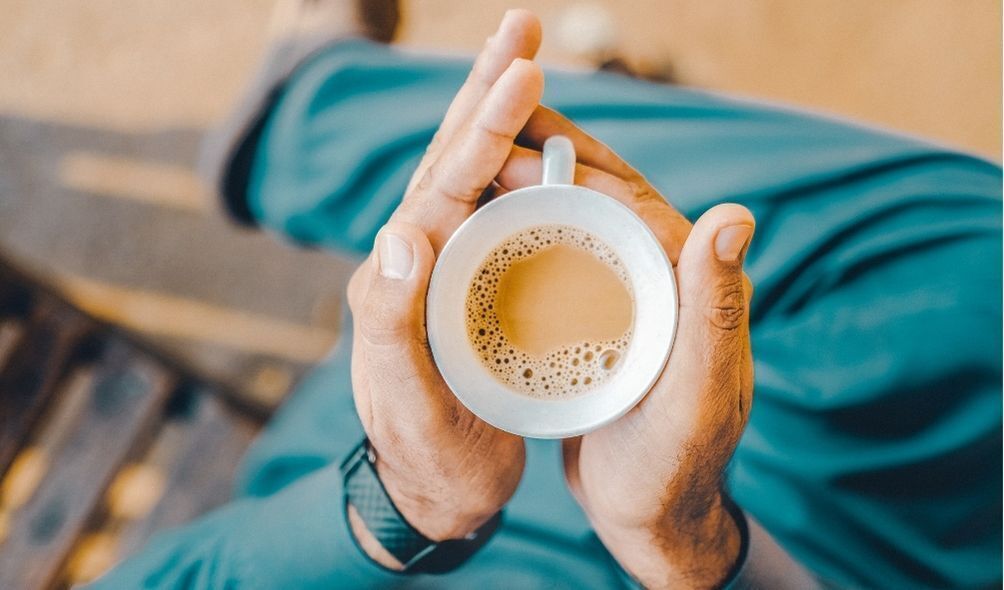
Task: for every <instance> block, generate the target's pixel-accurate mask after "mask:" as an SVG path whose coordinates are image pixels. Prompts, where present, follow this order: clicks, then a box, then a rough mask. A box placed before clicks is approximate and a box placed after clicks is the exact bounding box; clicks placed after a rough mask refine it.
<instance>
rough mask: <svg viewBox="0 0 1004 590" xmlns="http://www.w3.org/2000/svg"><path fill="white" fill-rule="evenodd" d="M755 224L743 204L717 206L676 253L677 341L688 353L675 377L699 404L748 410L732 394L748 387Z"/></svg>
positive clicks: (702, 219) (739, 393)
mask: <svg viewBox="0 0 1004 590" xmlns="http://www.w3.org/2000/svg"><path fill="white" fill-rule="evenodd" d="M754 225H755V222H754V220H753V215H752V213H750V212H749V210H748V209H746V208H745V207H742V206H740V205H733V204H726V205H718V206H716V207H713V208H712V209H710V210H709V211H708V212H706V213H705V214H704V215H702V216H701V218H700V219H698V220H697V223H695V224H694V228H693V229H692V230H691V232H690V235H689V236H688V237H687V241H686V243H684V245H683V250H682V251H681V252H680V262H679V264H678V265H677V279H678V283H679V291H680V324H679V333H678V342H679V346H680V347H681V350H680V352H681V353H682V355H683V356H684V357H686V358H685V359H681V360H683V361H684V362H682V363H681V366H680V367H679V368H680V371H681V372H682V374H678V375H677V376H678V377H679V378H682V379H683V380H684V381H685V382H688V387H687V389H689V390H690V391H693V392H694V393H697V394H698V395H699V399H695V400H693V401H695V402H697V403H698V404H699V405H700V406H705V407H707V404H709V403H710V404H711V405H712V406H717V407H719V408H724V407H729V406H730V405H731V403H738V407H739V408H740V413H742V410H743V406H744V405H746V407H747V409H748V401H749V400H744V399H742V398H740V399H733V398H734V397H735V396H737V395H742V393H743V392H744V391H745V389H747V388H744V387H742V385H743V383H745V381H746V379H747V378H748V377H749V376H747V375H745V374H744V369H746V368H747V365H749V364H750V363H746V362H745V361H746V360H747V357H748V356H749V355H750V348H749V297H750V295H751V294H752V287H751V286H750V284H749V281H748V280H747V279H746V276H745V275H744V274H743V260H744V258H745V256H746V250H747V248H748V246H749V243H750V239H751V238H752V237H753V229H754ZM674 348H676V347H675V346H674ZM708 396H711V399H708ZM720 404H726V405H724V406H723V405H720Z"/></svg>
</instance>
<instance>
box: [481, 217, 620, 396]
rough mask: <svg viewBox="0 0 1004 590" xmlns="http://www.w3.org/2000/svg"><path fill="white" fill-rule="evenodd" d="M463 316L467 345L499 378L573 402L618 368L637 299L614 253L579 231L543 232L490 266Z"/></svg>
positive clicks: (504, 248)
mask: <svg viewBox="0 0 1004 590" xmlns="http://www.w3.org/2000/svg"><path fill="white" fill-rule="evenodd" d="M465 313H466V325H467V335H468V339H469V341H470V344H471V345H472V346H473V347H474V351H475V352H476V353H477V356H478V358H479V359H480V360H481V362H482V364H483V365H484V366H485V368H486V369H488V371H489V372H490V373H491V374H492V375H493V376H495V378H497V379H498V380H500V381H501V382H503V383H505V384H506V385H508V386H509V387H511V388H512V389H515V390H517V391H520V392H522V393H525V394H528V395H531V396H534V397H567V396H571V395H576V394H579V393H582V392H585V391H588V390H589V389H592V388H593V387H596V386H597V385H599V384H600V383H602V382H603V381H604V380H606V379H607V378H608V377H610V376H611V375H612V374H614V373H615V372H616V371H617V369H618V368H619V367H620V364H621V363H620V359H621V357H622V355H623V354H624V352H625V351H626V350H627V347H628V344H629V342H630V340H631V335H632V331H633V324H634V297H633V293H632V290H631V286H630V283H629V281H628V279H627V273H626V271H625V268H624V265H623V263H622V262H621V261H620V260H619V259H618V258H617V255H616V254H615V253H614V252H613V250H612V249H611V248H610V247H609V246H607V245H606V244H604V243H603V242H602V241H601V240H599V239H598V238H596V237H595V236H592V235H591V234H589V233H588V232H585V231H583V230H580V229H578V228H575V227H571V226H565V225H546V226H537V227H532V228H529V229H526V230H524V231H521V232H519V233H517V234H514V235H512V236H510V237H509V238H507V239H505V240H504V241H502V243H500V244H499V245H498V246H497V247H495V248H494V249H493V250H492V251H491V252H490V253H489V254H488V256H486V257H485V260H484V261H483V262H482V263H481V265H480V266H479V267H478V269H477V271H476V272H475V274H474V279H473V280H472V281H471V283H470V285H469V286H468V290H467V297H466V309H465Z"/></svg>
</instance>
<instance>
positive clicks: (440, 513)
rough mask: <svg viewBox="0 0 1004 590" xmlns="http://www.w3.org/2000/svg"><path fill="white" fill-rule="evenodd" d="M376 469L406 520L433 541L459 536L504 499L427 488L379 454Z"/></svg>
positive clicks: (475, 526)
mask: <svg viewBox="0 0 1004 590" xmlns="http://www.w3.org/2000/svg"><path fill="white" fill-rule="evenodd" d="M376 470H377V475H378V476H379V478H380V481H381V482H383V485H384V488H385V489H386V490H387V495H388V496H390V499H391V501H393V502H394V506H395V507H396V508H397V509H398V511H399V512H400V513H401V515H402V516H404V518H405V520H407V521H408V523H409V524H410V525H411V526H413V527H415V529H416V530H418V531H419V532H420V533H422V534H423V535H425V536H426V537H428V538H429V539H431V540H433V541H437V542H440V541H445V540H448V539H461V538H463V537H464V536H466V535H467V534H468V533H470V532H472V531H475V530H477V529H478V527H480V526H481V525H483V524H484V523H485V522H487V521H488V519H490V518H491V517H492V516H494V515H495V513H497V512H498V511H499V510H501V509H502V505H503V504H504V501H501V502H498V503H496V502H494V501H490V500H487V499H486V500H483V501H472V500H476V498H477V496H478V495H477V494H465V493H464V492H463V491H460V490H457V489H455V488H454V489H447V490H443V493H441V492H440V491H438V490H436V489H429V488H428V487H427V483H428V482H418V481H413V480H412V479H411V478H407V477H402V475H401V474H399V472H397V471H396V470H395V469H394V468H393V467H391V466H390V465H389V464H388V463H387V462H386V461H383V460H382V459H381V458H380V456H379V455H377V460H376Z"/></svg>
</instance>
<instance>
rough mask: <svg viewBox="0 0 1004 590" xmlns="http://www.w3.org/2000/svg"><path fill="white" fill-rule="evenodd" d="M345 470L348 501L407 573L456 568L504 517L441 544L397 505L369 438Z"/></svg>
mask: <svg viewBox="0 0 1004 590" xmlns="http://www.w3.org/2000/svg"><path fill="white" fill-rule="evenodd" d="M341 472H342V477H343V479H344V493H345V502H346V504H347V505H348V504H351V505H352V507H353V508H355V510H356V512H357V513H358V514H359V517H360V518H361V519H362V521H363V522H364V523H366V528H367V529H369V531H370V533H371V534H372V535H373V536H374V537H375V538H376V540H377V541H378V542H379V543H380V545H382V546H383V548H384V549H386V550H387V552H388V553H390V554H391V555H393V556H394V558H395V559H397V560H398V561H399V562H401V563H402V564H403V565H404V571H405V572H414V573H419V572H421V573H445V572H449V571H452V570H454V569H456V568H457V567H459V566H460V565H461V564H463V563H464V562H465V561H467V559H468V558H470V557H471V556H472V555H474V553H475V552H477V550H478V549H480V548H481V547H482V546H484V544H485V543H487V542H488V540H489V539H490V538H491V536H492V534H493V533H494V532H495V530H496V529H497V528H498V526H499V523H500V522H501V520H502V518H501V515H502V513H501V512H499V513H498V514H496V515H495V516H493V517H492V518H491V519H490V520H489V521H488V522H486V523H485V524H483V525H481V527H480V528H479V529H478V530H476V531H474V532H473V533H471V534H469V535H467V537H465V538H463V539H456V540H453V539H451V540H447V541H442V542H439V543H437V542H436V541H433V540H432V539H429V538H428V537H426V536H425V535H423V534H422V533H420V532H419V531H418V530H416V529H415V527H413V526H411V524H409V523H408V521H407V520H406V519H405V518H404V516H403V515H402V514H401V513H400V512H399V511H398V509H397V507H396V506H394V502H393V501H392V500H391V499H390V496H389V495H388V494H387V490H386V488H384V486H383V483H382V482H381V481H380V478H379V477H378V476H377V471H376V456H375V454H374V453H373V450H372V447H371V446H370V444H369V441H368V440H367V439H365V438H364V439H363V440H362V442H361V443H359V445H357V446H356V447H355V448H354V449H353V450H352V452H351V453H349V456H348V457H347V458H346V459H345V461H343V462H342V464H341ZM346 507H347V506H346Z"/></svg>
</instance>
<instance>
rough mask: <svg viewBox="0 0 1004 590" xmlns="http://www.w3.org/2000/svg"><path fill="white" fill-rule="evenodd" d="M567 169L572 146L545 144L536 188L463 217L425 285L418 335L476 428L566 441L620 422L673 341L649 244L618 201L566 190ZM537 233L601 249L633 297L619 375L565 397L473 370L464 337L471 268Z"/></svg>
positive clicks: (659, 263)
mask: <svg viewBox="0 0 1004 590" xmlns="http://www.w3.org/2000/svg"><path fill="white" fill-rule="evenodd" d="M574 170H575V150H574V148H573V146H572V143H571V141H569V140H568V139H567V138H565V137H563V136H554V137H551V138H549V139H548V140H547V142H546V143H545V145H544V154H543V179H542V183H541V184H540V185H538V186H530V187H526V188H522V189H519V190H515V191H512V192H510V193H507V194H505V195H503V196H502V197H499V198H497V199H495V200H493V201H491V202H490V203H488V204H487V205H485V206H483V207H481V208H480V209H479V210H478V211H477V212H475V213H474V215H472V216H471V217H470V218H468V219H467V221H465V222H464V223H463V224H462V225H461V226H460V227H459V228H458V229H457V231H456V232H455V233H454V234H453V236H452V237H450V239H449V241H448V242H447V243H446V246H445V247H444V248H443V251H442V252H441V253H440V255H439V259H438V260H437V261H436V267H435V269H434V271H433V273H432V280H431V282H430V284H429V293H428V298H427V301H426V326H427V330H428V335H429V345H430V347H431V348H432V354H433V357H434V358H435V360H436V364H437V365H438V367H439V371H440V373H441V374H442V375H443V379H445V380H446V383H447V384H448V385H449V386H450V389H451V390H453V393H454V395H456V396H457V399H459V400H460V401H461V403H463V404H464V405H465V406H467V408H468V409H470V410H471V411H472V412H474V413H475V414H476V415H477V416H479V417H480V418H481V419H483V420H484V421H486V422H488V423H489V424H491V425H493V426H495V427H497V428H500V429H502V430H505V431H508V432H511V433H513V434H518V435H521V436H527V437H534V438H565V437H570V436H576V435H580V434H584V433H586V432H589V431H591V430H595V429H597V428H599V427H601V426H603V425H605V424H608V423H610V422H612V421H614V420H616V419H617V418H620V417H621V416H623V415H624V414H625V413H627V412H628V410H630V409H631V408H632V407H634V405H635V404H637V403H638V402H639V401H640V400H641V399H642V398H643V397H644V396H645V394H646V393H648V390H649V389H650V388H651V387H652V384H653V383H655V380H656V379H657V378H658V377H659V374H660V373H661V372H662V370H663V367H664V366H665V364H666V360H667V359H668V358H669V353H670V350H671V349H672V347H673V337H674V336H675V334H676V322H677V315H678V300H677V292H676V281H675V278H674V275H673V268H672V266H671V264H670V262H669V260H668V259H667V258H666V254H665V252H663V250H662V247H661V246H660V245H659V242H658V240H657V239H656V237H655V236H654V235H653V234H652V232H651V230H649V228H648V226H646V225H645V223H644V222H643V221H642V220H641V219H640V218H639V217H638V216H637V215H635V214H634V212H633V211H631V210H630V209H628V208H627V207H626V206H624V205H622V204H621V203H619V202H618V201H617V200H615V199H613V198H612V197H609V196H607V195H603V194H601V193H598V192H596V191H593V190H590V189H587V188H584V187H581V186H575V185H574V184H572V179H573V178H574ZM542 225H568V226H572V227H576V228H579V229H581V230H584V231H586V232H588V233H590V234H592V235H593V236H595V237H597V238H599V239H600V240H602V241H603V242H604V243H605V244H607V245H608V246H609V247H610V248H611V249H612V250H613V251H614V252H615V253H616V254H617V256H618V257H619V258H620V260H621V264H623V265H624V266H625V270H626V272H627V275H628V279H629V282H630V283H631V287H632V291H633V294H634V322H633V336H632V338H631V342H630V344H629V346H628V348H627V349H626V350H625V351H624V354H623V356H622V359H621V366H620V367H619V368H618V369H617V370H616V372H615V373H614V374H613V375H611V376H610V377H609V378H607V379H605V380H604V381H603V382H601V383H600V384H598V385H597V386H596V387H594V388H593V389H591V390H588V391H586V392H583V393H579V394H576V395H573V396H569V397H565V398H562V397H556V398H546V399H545V398H537V397H531V396H529V395H527V394H525V393H521V392H519V391H516V390H513V389H511V388H509V387H508V386H506V385H505V384H504V383H502V382H501V381H499V380H498V379H497V378H496V377H494V376H493V375H492V374H491V373H490V372H489V370H488V369H487V368H485V367H484V365H482V363H481V361H480V360H479V359H478V357H477V354H476V353H475V350H474V345H473V344H472V343H471V342H470V340H469V338H468V335H467V326H466V296H467V290H468V288H469V286H470V284H471V281H472V279H473V278H474V273H475V272H476V271H477V269H478V267H479V266H480V265H481V263H482V262H484V260H485V259H486V258H487V257H488V255H489V254H490V253H491V251H492V250H493V249H494V248H495V247H496V246H497V245H499V244H500V243H502V242H503V241H505V240H506V239H507V238H509V237H510V236H512V235H514V234H516V233H519V232H521V231H523V230H526V229H529V228H532V227H537V226H542Z"/></svg>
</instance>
